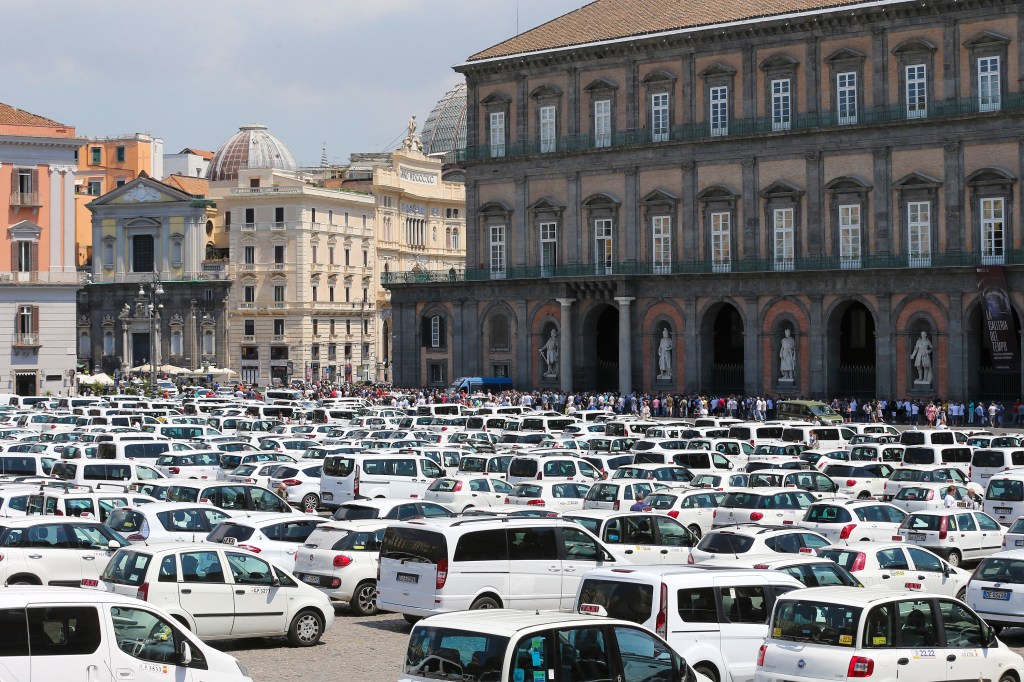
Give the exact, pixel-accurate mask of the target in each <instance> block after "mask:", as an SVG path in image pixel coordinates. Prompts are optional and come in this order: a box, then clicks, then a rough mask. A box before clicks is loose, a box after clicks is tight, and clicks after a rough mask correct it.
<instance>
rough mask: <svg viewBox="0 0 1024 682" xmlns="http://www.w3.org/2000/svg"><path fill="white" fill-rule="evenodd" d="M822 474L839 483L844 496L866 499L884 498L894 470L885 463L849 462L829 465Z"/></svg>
mask: <svg viewBox="0 0 1024 682" xmlns="http://www.w3.org/2000/svg"><path fill="white" fill-rule="evenodd" d="M822 472H823V473H824V474H825V475H826V476H829V477H830V478H831V479H832V480H833V481H835V482H836V483H838V484H839V489H840V490H841V491H842V492H843V493H844V494H846V495H848V496H850V497H860V498H866V497H881V496H882V491H883V490H884V489H885V482H886V481H887V480H889V476H891V475H892V472H893V468H892V466H891V465H889V464H886V463H885V462H848V463H845V464H828V465H826V466H825V468H824V469H823V470H822Z"/></svg>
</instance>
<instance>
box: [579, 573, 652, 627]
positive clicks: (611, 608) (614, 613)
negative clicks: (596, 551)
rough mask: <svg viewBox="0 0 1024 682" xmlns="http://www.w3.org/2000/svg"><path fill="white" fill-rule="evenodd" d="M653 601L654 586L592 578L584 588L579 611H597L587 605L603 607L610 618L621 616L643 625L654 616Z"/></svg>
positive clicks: (581, 590)
mask: <svg viewBox="0 0 1024 682" xmlns="http://www.w3.org/2000/svg"><path fill="white" fill-rule="evenodd" d="M653 603H654V586H653V585H647V584H639V583H629V582H619V581H616V580H607V579H600V578H597V579H595V578H588V579H586V580H584V581H583V586H582V587H581V588H580V597H579V601H578V602H577V603H576V610H577V611H579V612H582V613H594V612H595V610H590V609H588V608H587V607H595V606H600V607H602V608H603V609H604V610H605V612H606V613H607V615H608V617H609V618H621V619H622V620H628V621H630V622H633V623H636V624H638V625H643V624H644V623H645V622H646V621H647V620H649V619H650V617H651V607H652V605H653Z"/></svg>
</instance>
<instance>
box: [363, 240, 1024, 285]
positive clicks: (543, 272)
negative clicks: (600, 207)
mask: <svg viewBox="0 0 1024 682" xmlns="http://www.w3.org/2000/svg"><path fill="white" fill-rule="evenodd" d="M993 260H995V259H994V257H992V256H988V255H986V256H983V255H982V254H980V253H977V252H966V251H960V252H955V253H932V254H931V255H930V256H920V255H915V256H908V255H907V254H875V255H870V254H865V255H861V257H860V258H859V259H856V261H853V260H851V259H847V258H841V257H840V256H797V257H795V258H792V259H786V260H785V262H784V265H782V267H780V265H781V263H780V261H779V260H778V259H776V258H774V257H772V258H732V259H730V260H727V261H717V262H715V261H712V260H711V259H710V258H706V259H690V260H678V261H674V262H673V263H672V264H671V265H665V264H663V263H658V264H655V263H652V262H639V261H625V262H615V263H612V264H610V265H608V266H605V265H604V264H603V263H602V264H601V267H600V270H601V273H600V276H602V277H604V276H608V275H651V276H665V275H703V274H712V273H730V272H731V273H753V272H778V271H779V270H780V269H784V270H785V271H788V272H816V271H827V270H846V269H850V268H852V267H857V269H860V270H880V269H914V268H918V269H920V268H943V267H970V266H975V265H982V264H988V263H991V262H992V261H993ZM999 262H1000V263H1002V264H1005V265H1020V264H1024V249H1014V250H1007V251H1005V252H1004V253H1003V255H1002V256H1001V257H1000V258H999ZM855 263H856V264H857V265H855ZM597 270H598V268H597V266H596V265H594V264H593V263H573V264H568V265H545V266H543V267H542V266H509V267H506V268H504V269H503V270H500V271H492V270H490V269H489V268H466V269H456V268H450V269H448V270H413V271H408V272H385V273H382V274H381V283H382V284H401V283H405V284H422V283H428V282H487V281H495V280H510V279H541V278H552V277H593V276H597V275H598V272H597Z"/></svg>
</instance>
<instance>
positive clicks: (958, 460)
mask: <svg viewBox="0 0 1024 682" xmlns="http://www.w3.org/2000/svg"><path fill="white" fill-rule="evenodd" d="M970 461H971V449H970V448H946V449H944V450H943V451H942V462H943V463H944V464H967V463H969V462H970Z"/></svg>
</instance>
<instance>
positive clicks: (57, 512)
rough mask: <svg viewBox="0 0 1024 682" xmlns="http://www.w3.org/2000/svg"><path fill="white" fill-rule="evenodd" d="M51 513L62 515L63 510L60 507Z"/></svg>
mask: <svg viewBox="0 0 1024 682" xmlns="http://www.w3.org/2000/svg"><path fill="white" fill-rule="evenodd" d="M53 513H54V516H64V511H63V510H62V509H58V510H56V511H54V512H53Z"/></svg>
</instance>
